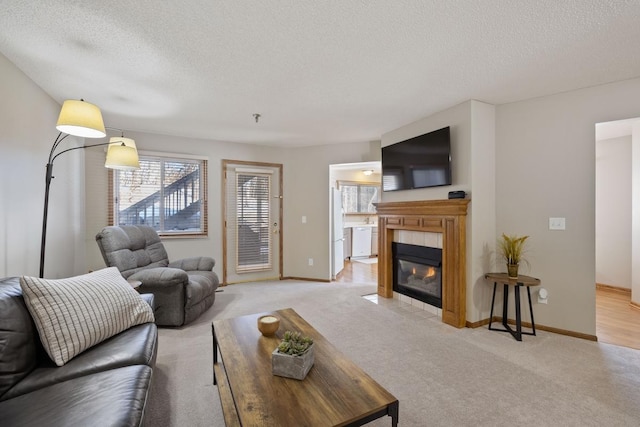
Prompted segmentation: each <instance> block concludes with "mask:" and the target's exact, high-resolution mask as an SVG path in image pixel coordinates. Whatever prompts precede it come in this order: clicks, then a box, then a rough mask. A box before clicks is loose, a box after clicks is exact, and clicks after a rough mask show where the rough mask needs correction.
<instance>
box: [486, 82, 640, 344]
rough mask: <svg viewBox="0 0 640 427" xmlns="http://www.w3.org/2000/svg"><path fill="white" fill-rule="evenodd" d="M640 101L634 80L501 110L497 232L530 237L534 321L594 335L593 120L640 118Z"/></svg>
mask: <svg viewBox="0 0 640 427" xmlns="http://www.w3.org/2000/svg"><path fill="white" fill-rule="evenodd" d="M638 99H640V79H632V80H627V81H623V82H618V83H612V84H608V85H602V86H597V87H592V88H587V89H582V90H577V91H572V92H566V93H561V94H557V95H552V96H545V97H540V98H536V99H531V100H528V101H523V102H517V103H512V104H506V105H500V106H498V107H497V109H496V183H497V185H496V202H497V203H496V218H497V223H496V224H497V232H498V233H501V232H507V233H514V234H515V233H517V234H527V235H530V236H531V238H530V252H529V260H530V262H531V265H532V271H531V275H533V276H536V277H539V278H540V279H541V281H542V285H543V286H544V287H545V288H546V289H547V290H548V291H549V303H548V304H547V305H545V304H537V303H536V302H535V301H534V304H535V305H534V311H535V315H536V323H539V324H542V325H546V326H552V327H555V328H559V329H564V330H569V331H574V332H580V333H584V334H589V335H595V281H596V280H595V124H596V123H599V122H609V121H613V120H619V119H626V118H631V117H638V116H640V104H639V103H638ZM549 217H565V218H566V230H565V231H551V230H549ZM534 300H535V298H534Z"/></svg>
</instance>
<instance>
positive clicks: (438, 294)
mask: <svg viewBox="0 0 640 427" xmlns="http://www.w3.org/2000/svg"><path fill="white" fill-rule="evenodd" d="M391 249H392V256H393V290H394V291H395V292H398V293H400V294H402V295H406V296H408V297H411V298H414V299H417V300H419V301H422V302H425V303H427V304H430V305H433V306H435V307H438V308H442V249H438V248H432V247H427V246H416V245H409V244H405V243H398V242H393V243H392V245H391Z"/></svg>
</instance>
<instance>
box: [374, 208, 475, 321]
mask: <svg viewBox="0 0 640 427" xmlns="http://www.w3.org/2000/svg"><path fill="white" fill-rule="evenodd" d="M468 204H469V200H466V199H452V200H426V201H412V202H389V203H379V204H378V205H377V206H376V207H377V211H378V217H379V219H378V230H379V235H378V239H379V241H378V245H379V246H378V295H379V296H382V297H385V298H392V297H393V256H392V251H391V243H392V242H398V243H408V244H413V245H419V246H431V247H434V248H439V249H442V312H441V317H442V321H443V322H444V323H447V324H449V325H452V326H455V327H458V328H462V327H464V326H465V323H466V283H467V281H466V215H467V205H468ZM405 298H408V297H404V296H403V297H401V300H405ZM406 302H409V301H408V300H406ZM417 303H418V305H420V304H421V303H420V302H417ZM432 308H433V310H434V313H436V314H440V313H439V312H437V310H438V309H436V308H435V307H432Z"/></svg>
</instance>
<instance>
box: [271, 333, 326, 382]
mask: <svg viewBox="0 0 640 427" xmlns="http://www.w3.org/2000/svg"><path fill="white" fill-rule="evenodd" d="M314 361H315V355H314V347H313V339H312V338H309V337H306V336H305V337H303V336H302V335H301V334H300V333H299V332H292V331H286V332H285V333H284V337H283V339H282V342H281V343H280V345H278V347H277V348H276V349H275V350H273V353H272V354H271V371H272V373H273V375H278V376H280V377H287V378H294V379H296V380H303V379H304V378H305V377H306V376H307V373H308V372H309V370H310V369H311V367H312V366H313V362H314Z"/></svg>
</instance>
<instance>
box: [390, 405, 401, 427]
mask: <svg viewBox="0 0 640 427" xmlns="http://www.w3.org/2000/svg"><path fill="white" fill-rule="evenodd" d="M399 412H400V402H398V401H397V400H396V401H395V402H393V403H392V404H391V405H389V416H390V417H391V425H392V427H398V415H399V414H398V413H399Z"/></svg>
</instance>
